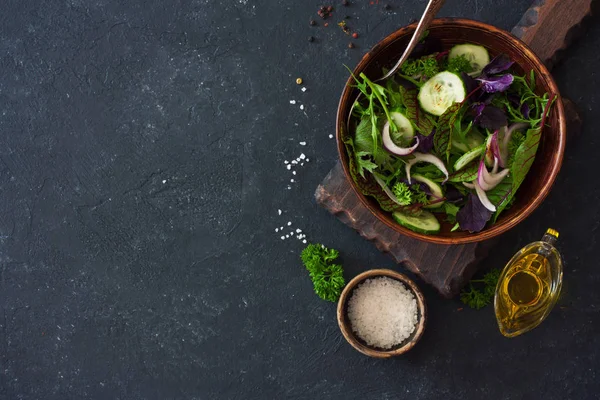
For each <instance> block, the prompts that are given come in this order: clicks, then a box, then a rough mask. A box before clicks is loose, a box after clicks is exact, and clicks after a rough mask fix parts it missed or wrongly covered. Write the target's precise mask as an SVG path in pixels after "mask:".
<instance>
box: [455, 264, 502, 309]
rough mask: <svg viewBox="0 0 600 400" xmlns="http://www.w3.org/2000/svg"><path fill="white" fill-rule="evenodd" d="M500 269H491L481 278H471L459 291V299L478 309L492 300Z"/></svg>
mask: <svg viewBox="0 0 600 400" xmlns="http://www.w3.org/2000/svg"><path fill="white" fill-rule="evenodd" d="M500 273H501V271H500V270H499V269H498V268H495V269H492V270H491V271H490V272H488V273H487V274H485V275H484V276H483V278H481V279H472V280H471V282H470V283H469V285H468V286H467V287H466V288H465V289H463V290H462V292H461V293H460V301H462V302H463V303H465V304H466V305H467V306H469V307H471V308H474V309H476V310H479V309H481V308H483V307H485V306H487V305H488V304H490V303H491V302H492V300H493V299H494V294H495V292H496V285H497V284H498V279H499V278H500Z"/></svg>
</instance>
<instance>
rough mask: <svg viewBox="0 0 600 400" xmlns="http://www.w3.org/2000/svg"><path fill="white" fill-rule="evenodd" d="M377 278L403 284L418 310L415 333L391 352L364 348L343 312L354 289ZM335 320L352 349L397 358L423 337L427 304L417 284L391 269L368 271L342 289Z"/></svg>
mask: <svg viewBox="0 0 600 400" xmlns="http://www.w3.org/2000/svg"><path fill="white" fill-rule="evenodd" d="M378 277H388V278H392V279H396V280H399V281H401V282H402V283H404V285H406V287H407V288H408V290H410V291H411V292H412V293H413V294H414V296H415V299H416V300H417V307H418V309H419V314H420V316H419V320H418V321H417V325H416V332H415V333H414V335H413V337H412V339H410V340H409V341H408V342H407V343H406V344H405V345H404V346H402V347H399V348H396V349H392V350H379V349H376V348H373V347H369V346H366V345H364V344H362V343H361V342H360V341H359V340H358V339H357V338H356V335H355V334H354V332H352V328H351V326H350V321H348V318H347V317H346V314H345V310H346V305H347V303H348V300H349V299H350V295H351V294H352V292H353V291H354V289H355V288H356V287H357V286H358V285H360V284H361V283H363V282H364V281H365V280H367V279H372V278H378ZM337 320H338V325H339V327H340V330H341V331H342V335H343V336H344V338H345V339H346V341H347V342H348V343H350V345H351V346H352V347H354V348H355V349H356V350H358V351H359V352H361V353H363V354H365V355H367V356H370V357H375V358H389V357H395V356H399V355H401V354H404V353H406V352H407V351H409V350H410V349H412V348H413V347H414V346H415V344H417V342H418V341H419V340H420V339H421V337H422V336H423V332H424V331H425V325H426V320H427V303H426V302H425V296H424V295H423V292H422V291H421V289H419V287H418V286H417V284H416V283H415V282H414V281H413V280H412V279H410V278H409V277H408V276H406V275H404V274H402V273H400V272H396V271H394V270H391V269H370V270H367V271H364V272H362V273H360V274H358V275H357V276H355V277H354V278H353V279H352V280H351V281H350V282H348V284H347V285H346V286H345V287H344V290H343V291H342V294H341V295H340V298H339V300H338V304H337Z"/></svg>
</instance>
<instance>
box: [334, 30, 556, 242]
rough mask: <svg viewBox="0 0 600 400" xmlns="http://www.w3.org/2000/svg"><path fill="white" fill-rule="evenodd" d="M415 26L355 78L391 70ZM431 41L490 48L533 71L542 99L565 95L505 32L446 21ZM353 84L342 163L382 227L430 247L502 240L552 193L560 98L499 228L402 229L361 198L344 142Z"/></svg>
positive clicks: (339, 125)
mask: <svg viewBox="0 0 600 400" xmlns="http://www.w3.org/2000/svg"><path fill="white" fill-rule="evenodd" d="M415 27H416V24H412V25H409V26H406V27H404V28H401V29H399V30H398V31H396V32H394V33H392V34H391V35H389V36H388V37H386V38H385V39H383V40H382V41H381V42H379V43H378V44H377V45H376V46H375V47H373V48H372V49H371V50H370V51H369V52H368V53H367V54H366V55H365V56H364V57H363V59H362V60H361V61H360V63H359V64H358V65H357V67H356V68H355V69H354V72H353V73H354V76H358V75H359V74H360V73H361V72H364V73H365V74H366V75H367V76H368V77H370V78H371V79H376V78H378V77H380V76H382V68H384V67H386V68H388V69H389V68H390V67H391V66H392V65H393V64H394V63H395V62H396V61H397V60H398V57H399V56H400V55H401V54H402V52H403V51H404V49H405V47H406V44H407V43H408V41H409V40H410V38H411V36H412V33H413V31H414V29H415ZM429 37H430V38H431V39H432V40H437V41H438V42H439V43H440V44H441V49H446V50H448V49H450V48H451V47H452V46H454V45H456V44H461V43H473V44H479V45H482V46H484V47H486V48H487V49H488V51H489V52H490V56H491V57H494V56H496V55H498V54H501V53H504V54H506V55H508V56H509V57H510V58H511V60H514V61H515V65H514V67H513V68H514V69H515V70H516V72H517V73H518V74H520V75H523V74H528V73H529V72H530V71H531V70H533V71H535V75H536V92H537V93H538V94H543V93H545V92H547V93H556V94H559V91H558V87H557V86H556V83H555V82H554V80H553V79H552V75H550V72H548V69H547V68H546V67H545V66H544V64H543V63H542V62H541V61H540V59H539V58H538V57H537V56H536V55H535V54H534V53H533V51H532V50H531V49H530V48H529V47H527V45H526V44H525V43H523V42H522V41H521V40H519V39H517V38H516V37H514V36H513V35H511V34H510V33H508V32H506V31H504V30H502V29H498V28H496V27H494V26H491V25H488V24H484V23H482V22H478V21H473V20H468V19H455V18H440V19H436V20H434V21H433V23H432V24H431V26H430V28H429ZM353 84H354V81H353V79H352V77H350V78H349V79H348V82H347V84H346V87H345V88H344V91H343V92H342V97H341V99H340V103H339V106H338V111H337V121H336V137H337V146H338V152H339V155H340V161H341V164H342V167H343V169H344V174H345V175H346V179H348V181H349V182H350V185H351V187H352V189H353V190H354V192H355V193H356V195H357V196H358V198H359V199H360V201H361V202H362V203H363V205H364V206H365V207H366V208H367V209H368V210H369V211H371V213H372V214H373V215H375V217H377V218H378V219H379V220H380V221H381V222H383V223H384V224H385V225H387V226H388V227H390V228H391V229H393V230H395V231H396V232H398V233H401V234H403V235H405V236H409V237H412V238H415V239H418V240H422V241H425V242H430V243H438V244H445V245H450V244H465V243H472V242H480V241H483V240H487V239H491V238H493V237H495V236H498V235H500V234H502V233H504V232H506V231H508V230H509V229H511V228H513V227H514V226H516V225H517V224H518V223H519V222H521V221H523V220H524V219H525V218H526V217H527V216H528V215H529V214H531V213H532V212H533V211H534V210H535V209H536V208H537V207H538V206H539V205H540V204H541V203H542V201H543V200H544V199H545V198H546V196H547V195H548V193H549V192H550V189H551V187H552V184H553V183H554V180H555V179H556V175H557V174H558V171H559V170H560V167H561V164H562V159H563V154H564V151H565V142H566V119H565V114H564V107H563V102H562V99H561V98H560V96H558V97H557V99H556V102H555V104H554V106H553V110H552V113H551V115H550V118H549V119H548V121H547V122H548V123H549V124H550V127H546V128H544V131H543V133H542V139H541V141H540V147H539V148H538V151H537V155H536V158H535V161H534V162H533V165H532V166H531V169H530V171H529V173H528V174H527V177H526V178H525V181H524V182H523V184H522V185H521V187H520V188H519V191H518V192H517V195H516V197H515V198H516V200H515V203H514V204H513V205H512V207H511V208H510V209H508V210H505V211H504V212H503V213H502V214H501V215H500V218H499V219H498V221H497V222H496V223H495V224H494V225H492V226H488V227H486V228H485V229H483V230H482V231H481V232H477V233H469V232H459V231H456V232H451V229H452V224H450V223H448V222H446V221H443V218H440V223H441V226H442V229H441V231H440V232H439V233H438V234H436V235H424V234H421V233H416V232H414V231H411V230H410V229H407V228H404V227H402V226H400V225H399V224H397V223H396V222H395V221H394V220H393V218H392V216H391V214H390V213H387V212H385V211H383V210H382V209H381V208H380V207H379V204H377V202H376V201H375V200H373V199H372V198H370V197H366V196H364V195H363V194H362V193H361V191H360V190H359V188H358V187H357V186H356V183H355V182H354V180H353V179H352V176H351V175H350V170H349V167H348V154H347V152H346V147H345V145H344V142H343V140H344V139H345V138H346V137H347V136H348V135H350V133H349V132H347V127H346V123H347V120H348V115H349V113H350V109H351V107H352V104H353V103H354V100H355V99H356V96H357V94H358V89H356V88H355V87H352V85H353Z"/></svg>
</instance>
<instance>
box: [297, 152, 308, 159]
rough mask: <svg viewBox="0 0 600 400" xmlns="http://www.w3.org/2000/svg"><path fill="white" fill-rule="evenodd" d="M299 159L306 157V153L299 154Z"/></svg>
mask: <svg viewBox="0 0 600 400" xmlns="http://www.w3.org/2000/svg"><path fill="white" fill-rule="evenodd" d="M298 158H299V159H301V160H304V159H305V158H306V155H305V154H304V153H302V154H300V157H298Z"/></svg>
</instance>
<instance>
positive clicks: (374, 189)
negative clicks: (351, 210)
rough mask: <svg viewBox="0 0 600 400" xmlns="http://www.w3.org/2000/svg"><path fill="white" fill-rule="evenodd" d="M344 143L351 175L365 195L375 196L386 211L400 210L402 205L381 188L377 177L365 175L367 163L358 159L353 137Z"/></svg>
mask: <svg viewBox="0 0 600 400" xmlns="http://www.w3.org/2000/svg"><path fill="white" fill-rule="evenodd" d="M344 144H345V145H346V151H347V152H348V155H349V157H348V167H349V169H350V176H351V177H352V180H353V181H354V182H355V183H356V186H357V187H358V189H359V190H360V191H361V193H362V194H364V195H365V196H370V197H373V198H374V199H375V200H376V201H377V203H379V206H380V207H381V209H382V210H384V211H389V212H393V211H398V210H399V209H401V208H402V207H401V206H400V205H398V204H396V203H394V201H393V200H392V199H390V198H389V196H388V195H387V194H385V192H384V191H383V189H381V186H379V184H378V183H377V182H376V181H375V179H374V178H373V177H372V176H371V175H365V173H364V169H366V168H365V165H364V164H362V162H361V161H358V160H357V158H360V157H357V154H358V153H356V152H355V151H354V145H353V143H352V140H351V139H348V140H345V141H344ZM361 154H362V153H361ZM371 172H372V171H371Z"/></svg>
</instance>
